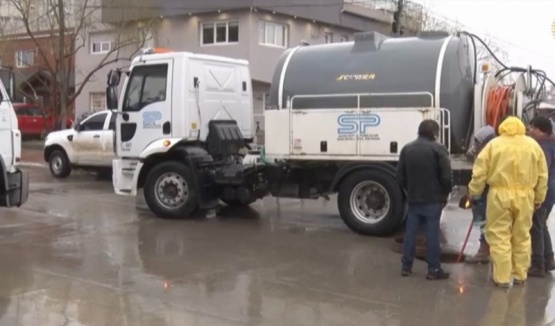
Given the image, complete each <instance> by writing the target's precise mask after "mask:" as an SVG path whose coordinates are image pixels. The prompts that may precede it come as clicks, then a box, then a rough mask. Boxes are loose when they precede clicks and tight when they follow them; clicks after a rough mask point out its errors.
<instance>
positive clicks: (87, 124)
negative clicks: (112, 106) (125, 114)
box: [81, 113, 108, 131]
mask: <svg viewBox="0 0 555 326" xmlns="http://www.w3.org/2000/svg"><path fill="white" fill-rule="evenodd" d="M107 115H108V113H99V114H97V115H93V116H92V117H90V118H89V119H88V120H86V121H84V122H83V123H82V124H81V126H82V131H93V130H102V129H104V122H105V121H106V116H107Z"/></svg>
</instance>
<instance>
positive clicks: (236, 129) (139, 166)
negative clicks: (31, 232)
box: [107, 32, 551, 236]
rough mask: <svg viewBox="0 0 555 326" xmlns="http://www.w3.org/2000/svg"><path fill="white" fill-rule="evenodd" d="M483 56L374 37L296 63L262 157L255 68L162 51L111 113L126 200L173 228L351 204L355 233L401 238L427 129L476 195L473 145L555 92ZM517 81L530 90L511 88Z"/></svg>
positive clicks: (273, 112) (348, 214)
mask: <svg viewBox="0 0 555 326" xmlns="http://www.w3.org/2000/svg"><path fill="white" fill-rule="evenodd" d="M477 42H482V43H483V41H482V40H481V39H480V38H478V37H477V36H475V35H472V34H469V33H460V34H458V35H449V34H446V33H441V32H425V33H421V34H420V35H419V36H416V37H400V38H390V37H386V36H384V35H381V34H378V33H360V34H357V35H355V38H354V41H353V42H347V43H335V44H325V45H303V46H299V47H296V48H291V49H288V50H286V51H285V52H284V53H283V55H282V56H281V58H280V59H279V61H278V63H277V66H276V68H275V72H274V75H273V79H272V83H271V89H270V103H269V106H268V107H267V108H266V111H265V113H264V119H265V130H264V131H265V137H264V138H265V144H264V146H263V147H261V148H259V149H256V146H255V145H254V144H253V138H254V133H253V129H254V127H253V125H254V123H253V101H252V85H251V79H250V73H249V69H248V62H246V61H244V60H235V59H230V58H224V57H218V56H208V55H200V54H193V53H188V52H171V51H167V50H164V51H161V53H157V51H156V50H155V49H151V50H149V51H147V52H145V54H143V55H141V56H140V57H138V58H135V59H134V60H133V61H132V64H131V67H130V70H129V71H127V72H126V75H127V76H126V81H125V83H124V85H123V89H122V94H121V97H122V98H123V100H122V101H118V97H117V94H116V87H117V86H118V84H119V81H120V79H121V76H122V72H121V71H119V70H113V71H111V72H110V74H109V76H108V89H107V103H108V107H109V109H111V110H113V111H114V112H116V113H117V118H116V133H115V135H116V136H115V137H116V139H115V141H114V144H115V150H116V156H117V158H116V159H115V160H114V162H113V171H114V172H113V173H114V175H113V183H114V189H115V192H116V193H117V194H119V195H127V196H129V195H131V196H135V195H136V194H137V192H138V191H139V189H141V190H142V191H144V196H145V200H146V203H147V205H148V206H149V208H150V209H151V210H152V211H153V212H154V214H155V215H157V216H158V217H162V218H183V217H187V216H190V215H191V214H193V213H194V212H195V211H197V210H205V209H211V208H214V207H216V206H217V205H218V204H219V201H223V202H224V203H226V204H227V205H231V206H246V205H250V204H251V203H253V202H254V201H256V200H257V199H260V198H263V197H265V196H268V195H271V196H274V197H282V198H299V199H317V198H320V197H328V196H329V195H330V194H335V193H337V205H338V208H339V212H340V215H341V218H342V219H343V221H344V222H345V224H346V225H347V226H348V227H349V228H350V229H352V230H353V231H355V232H357V233H359V234H363V235H374V236H383V235H387V234H390V233H392V232H394V231H395V230H397V229H398V228H399V227H400V226H401V224H402V223H403V221H404V216H405V211H406V195H405V193H404V191H403V189H401V187H400V186H399V185H398V184H397V182H396V180H395V169H396V163H397V161H398V157H399V153H400V151H401V149H402V148H403V146H405V145H406V144H407V143H408V142H410V141H412V140H414V139H415V137H416V135H417V129H418V125H419V124H420V122H421V121H423V120H424V119H434V120H435V121H437V122H438V123H439V125H440V127H441V131H440V135H439V139H438V141H439V142H440V143H441V144H443V145H444V146H445V147H446V148H447V150H448V151H449V154H450V156H451V162H452V168H453V181H454V184H455V185H466V184H467V183H468V182H469V180H470V176H471V168H472V164H471V162H470V161H468V159H467V157H466V155H465V153H466V152H467V150H468V149H469V145H470V144H471V143H472V138H473V131H474V130H477V128H480V127H482V126H485V125H487V124H489V125H496V123H497V121H499V119H501V117H502V116H504V115H506V114H514V115H518V116H520V117H522V118H523V120H524V121H527V120H528V119H529V118H530V117H532V116H533V115H534V107H535V106H534V105H535V104H537V103H538V102H539V101H541V97H542V95H543V90H544V89H545V87H544V86H545V83H546V81H548V82H551V81H550V80H549V79H548V78H547V76H545V73H543V72H542V71H537V70H533V69H532V68H530V67H528V68H526V69H521V68H511V67H507V66H506V65H504V64H503V63H502V62H499V65H500V66H501V67H502V69H501V70H499V71H497V72H492V71H489V68H488V66H487V65H483V66H481V67H480V69H478V66H479V64H478V62H477V59H476V58H477V55H476V51H477V50H476V49H477V46H476V43H477ZM483 44H484V45H485V46H486V47H487V45H486V44H485V43H483ZM492 54H493V53H492ZM493 55H494V54H493ZM494 57H495V55H494ZM496 60H497V58H496ZM478 70H480V71H478ZM511 73H512V74H515V73H516V76H517V77H516V82H514V83H512V84H510V85H505V84H503V83H502V77H503V76H505V75H506V74H511ZM534 80H535V81H536V82H537V83H536V84H535V85H536V86H534V87H532V85H533V83H532V82H533V81H534Z"/></svg>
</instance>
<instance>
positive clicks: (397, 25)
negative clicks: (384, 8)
mask: <svg viewBox="0 0 555 326" xmlns="http://www.w3.org/2000/svg"><path fill="white" fill-rule="evenodd" d="M403 9H404V0H397V11H395V12H394V13H393V26H392V29H393V30H392V32H393V36H399V35H401V34H402V30H403V22H402V16H403Z"/></svg>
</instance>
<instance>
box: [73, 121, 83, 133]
mask: <svg viewBox="0 0 555 326" xmlns="http://www.w3.org/2000/svg"><path fill="white" fill-rule="evenodd" d="M73 129H75V131H77V132H80V131H81V130H83V126H82V125H81V124H80V123H79V122H77V123H76V124H75V127H73Z"/></svg>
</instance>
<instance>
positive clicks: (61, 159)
mask: <svg viewBox="0 0 555 326" xmlns="http://www.w3.org/2000/svg"><path fill="white" fill-rule="evenodd" d="M48 166H49V167H50V173H51V174H52V176H54V178H58V179H65V178H67V177H69V175H70V174H71V164H70V163H69V159H68V158H67V155H66V153H65V152H64V151H62V150H59V149H56V150H54V151H53V152H52V153H50V157H48Z"/></svg>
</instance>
